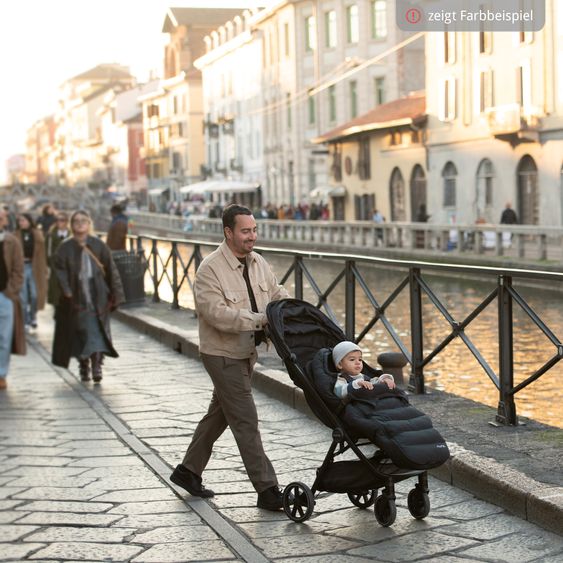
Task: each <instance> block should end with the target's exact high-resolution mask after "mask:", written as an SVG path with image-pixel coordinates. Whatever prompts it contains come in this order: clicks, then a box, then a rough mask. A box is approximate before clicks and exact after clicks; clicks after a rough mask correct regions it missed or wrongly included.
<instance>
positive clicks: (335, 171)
mask: <svg viewBox="0 0 563 563" xmlns="http://www.w3.org/2000/svg"><path fill="white" fill-rule="evenodd" d="M331 172H332V177H333V178H334V181H335V182H342V148H341V146H340V145H334V152H333V153H332V166H331Z"/></svg>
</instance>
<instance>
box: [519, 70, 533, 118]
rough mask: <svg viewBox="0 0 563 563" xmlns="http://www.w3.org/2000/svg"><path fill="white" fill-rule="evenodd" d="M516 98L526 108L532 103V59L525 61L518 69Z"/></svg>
mask: <svg viewBox="0 0 563 563" xmlns="http://www.w3.org/2000/svg"><path fill="white" fill-rule="evenodd" d="M516 99H517V101H518V103H519V104H520V105H521V106H522V107H524V108H526V107H530V106H531V105H532V77H531V68H530V61H525V62H524V63H522V64H521V65H520V66H519V67H518V68H517V69H516Z"/></svg>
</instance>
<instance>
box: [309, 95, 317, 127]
mask: <svg viewBox="0 0 563 563" xmlns="http://www.w3.org/2000/svg"><path fill="white" fill-rule="evenodd" d="M315 109H316V108H315V98H314V97H313V96H309V99H308V102H307V110H308V111H307V114H308V117H309V119H308V122H309V125H314V124H315V121H316V115H315V113H316V112H315Z"/></svg>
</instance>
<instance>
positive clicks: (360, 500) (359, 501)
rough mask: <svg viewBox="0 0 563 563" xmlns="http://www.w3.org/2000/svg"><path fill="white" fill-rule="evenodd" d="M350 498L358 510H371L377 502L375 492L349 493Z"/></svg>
mask: <svg viewBox="0 0 563 563" xmlns="http://www.w3.org/2000/svg"><path fill="white" fill-rule="evenodd" d="M348 498H349V499H350V501H351V502H352V504H353V505H355V506H357V507H358V508H369V507H370V506H371V505H372V504H373V503H374V502H375V491H373V490H372V491H365V492H364V493H348Z"/></svg>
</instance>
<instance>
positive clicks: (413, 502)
mask: <svg viewBox="0 0 563 563" xmlns="http://www.w3.org/2000/svg"><path fill="white" fill-rule="evenodd" d="M407 506H408V507H409V512H410V513H411V515H412V516H413V517H414V518H416V519H417V520H422V518H426V517H427V516H428V513H429V512H430V499H429V498H428V494H427V493H425V492H424V491H422V490H421V489H418V488H414V489H411V491H410V492H409V496H408V497H407Z"/></svg>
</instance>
